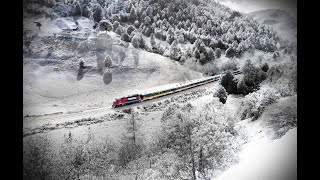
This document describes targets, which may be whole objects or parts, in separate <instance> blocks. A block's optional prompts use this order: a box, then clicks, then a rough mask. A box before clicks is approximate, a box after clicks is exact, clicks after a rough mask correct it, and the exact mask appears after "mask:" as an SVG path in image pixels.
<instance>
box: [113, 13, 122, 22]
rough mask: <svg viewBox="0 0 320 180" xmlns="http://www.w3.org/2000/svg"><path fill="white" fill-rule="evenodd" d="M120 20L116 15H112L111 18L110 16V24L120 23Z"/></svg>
mask: <svg viewBox="0 0 320 180" xmlns="http://www.w3.org/2000/svg"><path fill="white" fill-rule="evenodd" d="M120 20H121V19H120V17H119V15H117V14H114V15H113V16H112V22H116V21H118V22H119V21H120Z"/></svg>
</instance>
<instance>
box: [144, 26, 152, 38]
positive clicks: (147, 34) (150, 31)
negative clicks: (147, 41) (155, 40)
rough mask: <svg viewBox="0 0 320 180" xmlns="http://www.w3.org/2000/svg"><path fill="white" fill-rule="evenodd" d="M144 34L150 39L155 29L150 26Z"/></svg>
mask: <svg viewBox="0 0 320 180" xmlns="http://www.w3.org/2000/svg"><path fill="white" fill-rule="evenodd" d="M142 33H143V34H144V35H145V36H147V37H150V36H151V34H152V33H153V29H152V27H151V26H148V27H145V28H144V29H143V31H142Z"/></svg>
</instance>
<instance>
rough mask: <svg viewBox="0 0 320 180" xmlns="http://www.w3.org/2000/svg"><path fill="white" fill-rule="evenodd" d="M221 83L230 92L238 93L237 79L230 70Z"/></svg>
mask: <svg viewBox="0 0 320 180" xmlns="http://www.w3.org/2000/svg"><path fill="white" fill-rule="evenodd" d="M221 85H222V86H223V87H224V88H225V89H226V91H227V92H228V93H229V94H236V93H237V81H236V80H235V78H234V77H233V75H232V73H231V72H230V71H227V73H226V74H225V75H224V76H223V77H222V79H221Z"/></svg>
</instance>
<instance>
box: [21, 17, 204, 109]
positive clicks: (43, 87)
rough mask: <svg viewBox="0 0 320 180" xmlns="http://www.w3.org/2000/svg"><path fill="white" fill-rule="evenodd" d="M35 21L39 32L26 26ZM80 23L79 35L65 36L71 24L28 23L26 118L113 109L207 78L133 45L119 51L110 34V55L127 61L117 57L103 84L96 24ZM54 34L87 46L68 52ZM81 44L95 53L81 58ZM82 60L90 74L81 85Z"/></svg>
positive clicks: (70, 21)
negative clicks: (125, 100) (120, 102)
mask: <svg viewBox="0 0 320 180" xmlns="http://www.w3.org/2000/svg"><path fill="white" fill-rule="evenodd" d="M34 21H41V22H42V24H43V26H42V28H41V30H40V31H39V30H38V29H37V28H36V27H35V25H34V24H33V23H28V22H34ZM77 21H78V22H79V27H80V30H79V31H71V32H67V33H66V32H64V30H63V29H66V28H71V27H72V26H73V25H74V20H73V19H71V18H58V19H56V20H53V21H50V20H48V19H44V18H39V17H33V18H30V19H26V21H25V24H26V26H25V29H24V30H25V32H26V33H27V35H30V36H31V37H33V40H32V41H31V43H30V46H29V48H30V49H31V51H32V53H30V54H26V55H25V58H24V69H23V73H24V80H23V87H24V88H23V89H24V90H23V92H24V115H41V114H48V113H57V112H68V111H80V110H85V109H93V108H102V107H105V108H109V107H111V104H112V101H113V100H114V99H115V98H119V97H123V96H126V95H130V94H132V93H136V92H142V91H146V89H147V88H151V87H156V86H161V85H166V84H170V83H178V82H185V81H188V80H192V79H198V78H201V77H203V75H202V73H199V72H195V71H192V70H189V69H188V68H186V67H184V66H182V65H180V64H179V63H177V62H175V61H172V60H170V59H168V58H166V57H163V56H160V55H157V54H154V53H149V52H146V51H143V50H137V49H135V48H133V47H132V45H131V44H130V45H129V46H128V47H123V46H121V44H120V45H119V37H118V36H117V35H116V34H115V33H113V32H109V33H108V35H106V36H108V38H109V40H110V42H112V43H113V44H112V46H113V49H112V52H111V53H113V52H115V51H118V50H121V51H124V52H125V53H126V58H125V59H124V61H123V62H121V64H119V62H118V61H117V59H116V58H117V56H115V58H114V62H113V64H114V66H113V67H112V68H110V69H109V70H105V71H109V72H110V73H111V74H112V81H111V82H110V83H109V84H105V83H103V78H102V75H101V74H99V73H97V69H96V66H97V59H98V55H99V54H98V52H97V50H95V49H94V47H95V44H94V43H95V39H94V38H93V37H94V33H95V32H94V31H93V30H92V27H91V25H92V24H93V22H92V20H88V19H86V18H81V19H78V20H77ZM27 24H28V25H27ZM53 34H56V37H58V36H62V35H65V34H67V35H68V36H70V37H72V38H87V40H79V41H77V43H79V45H77V46H76V45H75V48H73V49H66V48H68V46H70V45H69V44H68V41H67V40H65V39H62V40H60V39H53V40H52V36H53ZM70 43H71V42H70ZM81 43H87V44H89V45H90V46H91V47H90V48H92V49H93V50H92V49H91V50H89V51H88V52H86V53H82V52H81V49H79V46H80V45H81ZM92 45H93V46H92ZM77 48H78V49H77ZM81 53H82V54H81ZM106 53H107V54H110V52H109V50H108V49H107V50H106V51H105V53H104V55H103V57H104V56H105V54H106ZM48 54H50V55H48ZM133 56H136V57H138V59H134V58H135V57H133ZM79 59H82V60H83V61H84V62H85V65H87V66H88V67H89V68H88V70H87V72H86V73H85V74H84V77H83V78H82V79H81V80H79V81H77V72H78V63H79ZM135 61H137V63H136V62H135ZM135 63H136V64H135Z"/></svg>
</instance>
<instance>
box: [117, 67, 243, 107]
mask: <svg viewBox="0 0 320 180" xmlns="http://www.w3.org/2000/svg"><path fill="white" fill-rule="evenodd" d="M223 74H224V73H223ZM223 74H219V75H215V76H211V77H206V78H201V79H198V80H194V81H192V82H188V83H184V84H182V85H180V86H179V87H174V88H170V89H166V90H162V91H156V92H152V93H147V94H135V95H131V96H126V97H122V98H120V99H116V100H115V101H114V102H113V104H112V107H113V108H117V107H121V106H126V105H130V104H135V103H140V102H144V101H149V100H152V99H156V98H159V97H163V96H167V95H170V94H174V93H177V92H181V91H185V90H187V89H191V88H195V87H198V86H202V85H205V84H208V83H212V82H215V81H219V80H220V79H221V77H222V75H223ZM232 74H233V75H237V74H241V71H240V70H235V71H232Z"/></svg>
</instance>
